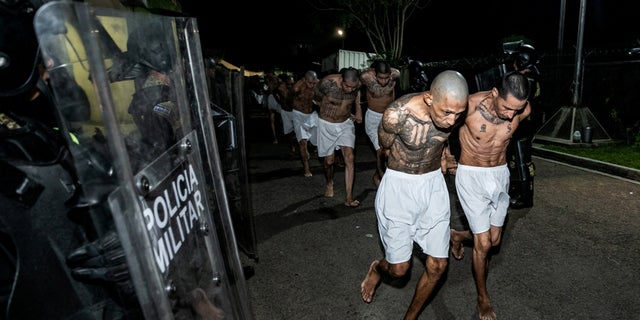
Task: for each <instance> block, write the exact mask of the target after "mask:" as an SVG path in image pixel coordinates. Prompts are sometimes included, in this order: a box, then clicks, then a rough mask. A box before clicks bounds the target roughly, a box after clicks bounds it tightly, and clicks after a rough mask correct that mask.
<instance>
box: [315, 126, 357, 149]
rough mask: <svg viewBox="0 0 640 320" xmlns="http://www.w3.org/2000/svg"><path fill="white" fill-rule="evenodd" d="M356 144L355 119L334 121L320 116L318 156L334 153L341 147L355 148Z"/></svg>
mask: <svg viewBox="0 0 640 320" xmlns="http://www.w3.org/2000/svg"><path fill="white" fill-rule="evenodd" d="M355 144H356V126H355V125H354V124H353V120H351V119H347V120H345V121H344V122H339V123H334V122H329V121H325V120H322V119H320V118H318V144H317V146H318V157H326V156H330V155H332V154H333V153H334V152H335V150H340V147H341V146H342V147H351V148H353V147H354V146H355Z"/></svg>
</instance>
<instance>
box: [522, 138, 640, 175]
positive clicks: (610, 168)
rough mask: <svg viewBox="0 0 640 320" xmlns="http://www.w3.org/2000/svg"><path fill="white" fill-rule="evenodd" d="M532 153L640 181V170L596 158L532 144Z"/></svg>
mask: <svg viewBox="0 0 640 320" xmlns="http://www.w3.org/2000/svg"><path fill="white" fill-rule="evenodd" d="M533 155H534V156H538V157H540V158H544V159H550V160H556V161H559V162H563V163H567V164H571V165H574V166H577V167H582V168H585V169H591V170H596V171H599V172H604V173H607V174H610V175H614V176H618V177H622V178H625V179H629V180H634V181H640V170H637V169H633V168H628V167H623V166H620V165H616V164H612V163H607V162H602V161H598V160H593V159H588V158H583V157H579V156H574V155H569V154H566V153H561V152H557V151H552V150H547V149H543V148H540V147H536V146H533Z"/></svg>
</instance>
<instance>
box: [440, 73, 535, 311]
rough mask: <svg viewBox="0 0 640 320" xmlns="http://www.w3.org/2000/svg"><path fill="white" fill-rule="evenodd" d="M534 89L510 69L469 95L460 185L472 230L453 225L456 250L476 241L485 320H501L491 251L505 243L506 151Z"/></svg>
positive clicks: (476, 272)
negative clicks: (490, 280) (494, 301)
mask: <svg viewBox="0 0 640 320" xmlns="http://www.w3.org/2000/svg"><path fill="white" fill-rule="evenodd" d="M529 90H530V89H529V81H528V80H527V78H526V77H525V76H524V75H522V74H520V73H518V72H510V73H507V74H506V75H505V76H504V77H503V79H502V81H501V83H500V85H499V86H498V87H497V88H496V87H494V88H492V89H491V90H490V91H480V92H477V93H475V94H473V95H471V96H469V112H468V113H467V116H466V118H465V121H464V124H463V125H462V126H461V127H460V131H459V136H460V148H461V150H460V159H459V160H458V167H457V169H456V183H455V184H456V190H457V193H458V198H459V199H460V204H461V205H462V208H463V209H464V213H465V216H466V217H467V221H468V222H469V228H470V229H471V230H470V231H469V230H465V231H457V230H454V229H451V241H452V253H453V255H454V256H460V257H462V254H460V251H461V250H464V248H463V247H462V243H461V242H462V241H463V240H471V239H473V262H472V265H473V275H474V278H475V281H476V291H477V293H478V305H477V307H476V308H477V311H478V318H479V319H481V320H494V319H496V314H495V312H494V311H493V308H492V307H491V299H490V297H489V292H488V291H487V275H488V273H489V259H488V255H489V250H490V249H491V247H494V246H497V245H499V244H500V238H501V236H502V226H503V224H504V220H505V218H506V216H507V209H508V208H509V168H508V166H507V156H506V151H507V147H508V146H509V141H510V140H511V137H512V136H513V133H514V131H515V130H516V129H517V128H518V125H519V124H520V121H522V120H524V119H525V118H527V117H528V116H529V114H530V113H531V106H530V105H529V103H528V101H527V97H528V96H529ZM472 233H473V236H472Z"/></svg>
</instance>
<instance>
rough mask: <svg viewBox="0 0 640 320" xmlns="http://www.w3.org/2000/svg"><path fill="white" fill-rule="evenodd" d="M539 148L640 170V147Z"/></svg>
mask: <svg viewBox="0 0 640 320" xmlns="http://www.w3.org/2000/svg"><path fill="white" fill-rule="evenodd" d="M540 147H541V148H544V149H548V150H553V151H557V152H562V153H567V154H571V155H575V156H580V157H583V158H589V159H594V160H598V161H602V162H608V163H613V164H617V165H620V166H624V167H628V168H634V169H639V170H640V147H637V146H631V145H626V144H615V145H601V146H593V147H576V146H562V145H541V146H540Z"/></svg>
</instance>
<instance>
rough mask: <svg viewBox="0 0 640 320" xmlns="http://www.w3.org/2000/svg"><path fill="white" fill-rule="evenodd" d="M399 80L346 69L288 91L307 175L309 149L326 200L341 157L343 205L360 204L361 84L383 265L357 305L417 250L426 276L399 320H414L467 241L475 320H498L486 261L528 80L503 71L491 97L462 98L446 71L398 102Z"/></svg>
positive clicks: (496, 236)
mask: <svg viewBox="0 0 640 320" xmlns="http://www.w3.org/2000/svg"><path fill="white" fill-rule="evenodd" d="M399 77H400V72H399V71H398V70H397V69H395V68H392V67H391V66H390V64H389V63H387V62H383V61H382V62H377V63H376V64H374V65H373V66H372V67H371V68H370V69H368V70H365V71H363V72H362V73H360V72H359V71H358V70H356V69H353V68H349V69H344V70H342V71H341V72H340V73H338V74H330V75H327V76H326V77H324V78H322V79H321V80H318V79H317V76H316V74H315V72H313V71H309V72H307V73H306V74H305V76H304V77H303V78H302V79H300V80H299V81H298V82H296V83H295V84H294V85H293V86H292V89H290V90H289V92H293V98H292V113H293V116H292V118H293V121H292V125H293V128H294V131H295V135H296V137H297V140H298V142H299V150H300V153H301V159H302V161H303V168H304V172H305V176H311V172H310V170H309V164H308V160H309V156H308V152H307V151H306V149H307V148H306V144H307V143H309V142H311V143H313V144H315V145H317V147H318V156H319V157H321V158H323V159H324V160H323V167H324V172H325V179H326V189H325V196H326V197H333V196H334V188H333V173H334V170H333V165H334V160H335V151H337V150H341V151H342V154H343V156H344V162H345V191H346V194H345V205H346V206H350V207H356V206H358V205H359V201H358V200H357V199H354V198H353V195H352V191H353V181H354V158H353V156H354V152H353V151H354V149H353V148H354V145H355V125H354V122H357V123H362V120H363V117H362V107H361V101H360V94H361V93H360V92H361V90H360V88H361V86H363V88H364V90H362V91H364V92H365V93H366V103H367V104H368V108H367V109H366V116H365V132H366V133H367V135H368V137H369V138H370V140H371V143H372V144H373V146H374V148H375V150H376V162H377V166H376V170H375V173H374V176H373V182H374V184H375V185H376V186H377V188H378V189H377V192H376V198H375V211H376V216H377V221H378V231H379V235H380V240H381V242H382V245H383V247H384V251H385V252H384V258H382V259H376V260H374V261H373V262H372V263H371V264H370V266H369V269H368V271H367V274H366V276H365V278H364V280H363V281H362V283H361V295H362V299H363V300H364V301H365V302H367V303H369V302H371V301H372V300H373V295H374V293H375V290H376V288H377V287H378V286H379V285H380V282H381V279H382V278H383V276H389V277H392V278H401V277H403V276H404V275H405V274H406V273H407V272H408V270H409V268H410V266H411V258H412V256H413V248H414V243H416V244H417V245H419V247H420V248H421V249H422V251H423V253H424V254H425V255H426V261H425V270H424V271H423V273H422V275H421V277H420V279H419V280H418V283H417V286H416V288H415V293H414V296H413V299H412V301H411V303H410V304H409V307H408V309H407V311H406V314H405V316H404V319H416V318H417V317H418V316H419V314H420V313H421V311H422V310H423V309H424V307H425V303H426V301H427V299H428V298H429V297H430V296H431V294H432V292H433V290H434V288H435V287H436V285H437V283H438V281H439V280H440V278H441V276H442V274H443V272H444V271H445V269H446V266H447V264H448V257H449V252H450V249H451V252H452V254H453V256H454V257H455V258H456V259H462V258H463V255H464V247H463V246H462V242H463V241H473V257H472V259H473V260H472V261H473V262H472V265H473V276H474V279H475V283H476V289H477V294H478V296H477V306H476V310H477V315H478V318H479V319H482V320H493V319H496V313H495V312H494V310H493V308H492V306H491V299H490V296H489V293H488V290H487V286H486V280H487V276H488V270H489V268H488V266H489V254H490V249H491V248H492V247H495V246H497V245H499V244H500V240H501V235H502V226H503V224H504V221H505V218H506V215H507V210H508V208H509V204H510V202H509V200H510V197H509V182H510V171H509V168H508V166H507V154H506V151H507V147H508V145H509V142H510V139H511V137H512V136H513V134H514V132H515V130H516V129H517V128H518V125H519V124H520V122H521V121H523V120H525V119H526V118H527V117H528V116H529V115H530V113H531V104H530V102H529V101H528V97H529V91H530V84H529V81H528V79H527V77H525V76H524V75H522V74H521V73H518V72H509V73H507V74H506V75H505V76H504V77H503V78H502V79H501V82H500V83H499V84H497V86H496V87H493V88H492V89H491V90H488V91H480V92H476V93H474V94H469V89H468V85H467V82H466V79H465V78H464V76H463V75H462V74H460V73H459V72H457V71H454V70H446V71H443V72H441V73H439V74H438V75H437V76H436V77H435V78H434V79H433V81H432V83H431V85H430V87H429V89H428V90H427V91H423V92H415V93H408V94H405V95H403V96H401V97H399V98H398V99H396V98H395V92H396V90H395V86H396V84H397V82H398V80H399ZM316 105H317V107H318V111H316V110H315V109H314V106H316ZM283 114H285V113H283ZM316 116H317V119H316ZM283 122H285V116H283ZM287 128H288V127H287ZM454 130H455V131H456V133H457V134H458V135H457V136H458V139H459V141H458V143H459V146H460V148H461V150H460V156H459V159H456V158H455V157H454V156H453V155H452V153H451V150H450V149H449V146H448V143H449V136H450V135H451V134H452V133H453V132H454ZM285 133H287V131H286V130H285ZM385 164H386V165H385ZM447 174H449V175H455V192H456V194H457V197H458V200H459V201H460V204H461V206H462V208H463V211H464V215H465V217H466V220H467V221H468V225H469V228H468V229H467V230H456V229H454V228H451V219H452V218H453V217H452V216H451V215H452V213H451V212H452V210H451V206H450V197H449V189H448V188H447V183H446V181H445V175H447ZM454 214H455V212H454ZM451 242H453V244H452V245H451V246H450V244H451Z"/></svg>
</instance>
